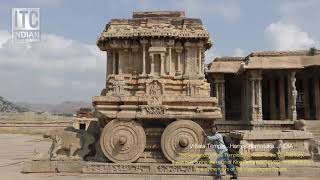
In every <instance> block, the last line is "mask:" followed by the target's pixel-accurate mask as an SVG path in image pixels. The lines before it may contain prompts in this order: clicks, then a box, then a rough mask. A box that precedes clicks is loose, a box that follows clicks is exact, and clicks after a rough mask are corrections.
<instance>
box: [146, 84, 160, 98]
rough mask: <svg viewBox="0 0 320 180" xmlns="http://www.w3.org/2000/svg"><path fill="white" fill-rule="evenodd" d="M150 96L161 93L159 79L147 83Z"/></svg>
mask: <svg viewBox="0 0 320 180" xmlns="http://www.w3.org/2000/svg"><path fill="white" fill-rule="evenodd" d="M148 94H149V95H150V96H153V97H157V96H161V95H162V85H161V83H159V81H155V80H154V81H152V82H151V83H150V84H149V93H148Z"/></svg>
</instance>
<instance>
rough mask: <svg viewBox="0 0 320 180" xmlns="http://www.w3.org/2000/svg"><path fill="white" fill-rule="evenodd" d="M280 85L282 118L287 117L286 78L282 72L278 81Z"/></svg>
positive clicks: (280, 113)
mask: <svg viewBox="0 0 320 180" xmlns="http://www.w3.org/2000/svg"><path fill="white" fill-rule="evenodd" d="M278 87H279V118H280V119H281V120H283V119H286V102H285V96H284V92H285V87H284V78H283V75H282V74H281V75H280V77H279V81H278Z"/></svg>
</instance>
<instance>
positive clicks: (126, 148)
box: [100, 119, 146, 163]
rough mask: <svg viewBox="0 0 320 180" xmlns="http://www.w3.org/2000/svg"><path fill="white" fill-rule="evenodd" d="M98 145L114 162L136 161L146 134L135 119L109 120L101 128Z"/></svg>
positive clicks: (143, 144) (143, 145)
mask: <svg viewBox="0 0 320 180" xmlns="http://www.w3.org/2000/svg"><path fill="white" fill-rule="evenodd" d="M100 145H101V149H102V151H103V153H104V155H105V156H106V157H107V158H108V159H109V160H110V161H112V162H115V163H131V162H134V161H136V160H137V159H138V158H139V157H140V155H141V154H142V153H143V151H144V149H145V146H146V134H145V132H144V130H143V128H142V126H141V125H140V124H139V123H137V122H135V121H120V120H116V119H115V120H112V121H110V122H109V123H108V124H107V125H106V126H105V127H104V128H103V130H102V133H101V137H100Z"/></svg>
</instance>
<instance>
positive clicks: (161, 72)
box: [160, 53, 165, 76]
mask: <svg viewBox="0 0 320 180" xmlns="http://www.w3.org/2000/svg"><path fill="white" fill-rule="evenodd" d="M160 60H161V64H160V75H161V76H164V75H165V74H164V53H161V55H160Z"/></svg>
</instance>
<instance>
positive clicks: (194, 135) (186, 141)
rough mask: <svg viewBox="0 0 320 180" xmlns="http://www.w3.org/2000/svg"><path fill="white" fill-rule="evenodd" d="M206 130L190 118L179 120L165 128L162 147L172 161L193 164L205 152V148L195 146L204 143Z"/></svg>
mask: <svg viewBox="0 0 320 180" xmlns="http://www.w3.org/2000/svg"><path fill="white" fill-rule="evenodd" d="M204 142H205V141H204V131H203V129H202V128H201V126H200V125H199V124H197V123H195V122H193V121H190V120H177V121H174V122H172V123H171V124H169V126H167V127H166V128H165V130H164V131H163V133H162V136H161V149H162V152H163V154H164V155H165V157H166V158H167V159H168V160H169V161H171V162H178V163H186V164H190V163H191V164H192V163H194V162H195V161H197V160H198V159H199V158H200V155H201V154H203V153H204V150H205V149H204V148H203V149H202V148H193V146H194V145H196V144H198V145H201V144H204Z"/></svg>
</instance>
